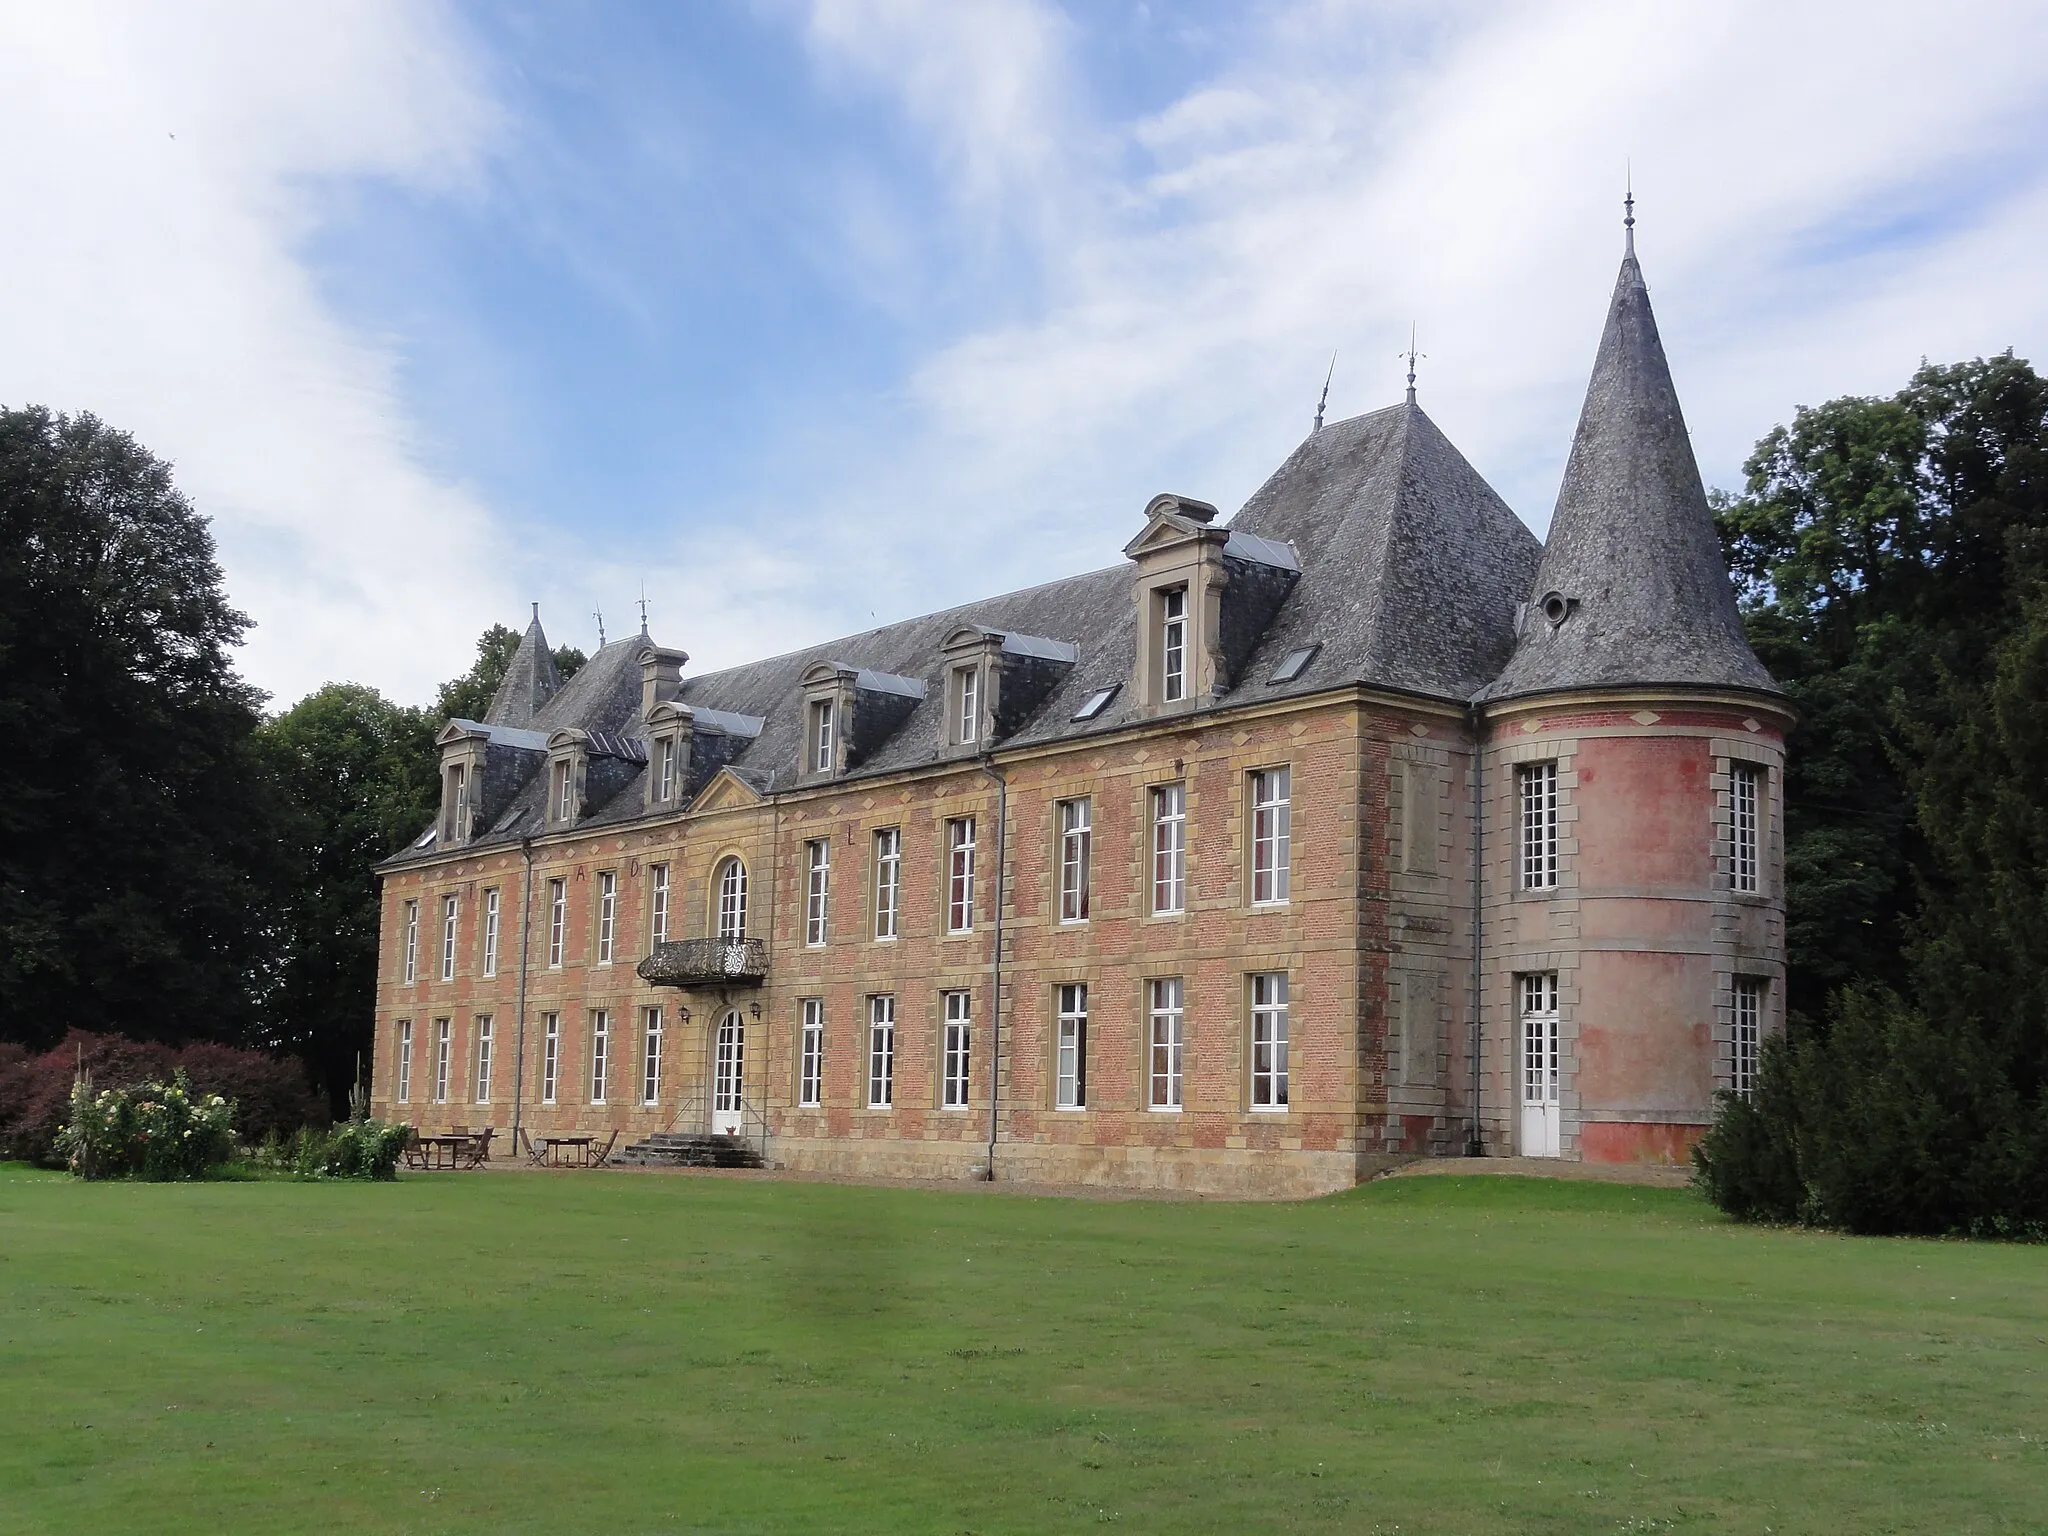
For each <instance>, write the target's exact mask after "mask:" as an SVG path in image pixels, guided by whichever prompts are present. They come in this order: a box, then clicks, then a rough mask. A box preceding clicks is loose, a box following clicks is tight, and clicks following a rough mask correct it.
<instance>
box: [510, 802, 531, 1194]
mask: <svg viewBox="0 0 2048 1536" xmlns="http://www.w3.org/2000/svg"><path fill="white" fill-rule="evenodd" d="M519 852H520V854H521V855H522V856H523V857H524V858H525V860H526V870H525V873H524V874H522V875H521V876H520V879H519V1027H518V1032H517V1044H516V1046H515V1054H514V1055H513V1058H512V1155H513V1156H514V1157H517V1156H518V1155H519V1123H520V1121H519V1117H520V1110H521V1108H522V1106H523V1104H524V1101H525V1098H526V953H527V941H528V939H529V937H530V936H531V925H530V924H529V923H528V921H527V918H528V915H529V914H530V913H531V912H532V910H533V839H532V838H531V837H522V838H521V839H519Z"/></svg>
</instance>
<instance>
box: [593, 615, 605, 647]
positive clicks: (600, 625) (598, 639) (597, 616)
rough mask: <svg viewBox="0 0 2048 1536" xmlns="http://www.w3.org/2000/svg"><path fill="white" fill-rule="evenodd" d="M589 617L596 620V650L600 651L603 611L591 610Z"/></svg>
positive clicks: (602, 632) (602, 633) (602, 641)
mask: <svg viewBox="0 0 2048 1536" xmlns="http://www.w3.org/2000/svg"><path fill="white" fill-rule="evenodd" d="M590 616H591V617H592V618H593V619H596V620H597V648H598V649H599V650H600V651H601V650H603V649H604V610H603V609H602V608H593V609H591V610H590Z"/></svg>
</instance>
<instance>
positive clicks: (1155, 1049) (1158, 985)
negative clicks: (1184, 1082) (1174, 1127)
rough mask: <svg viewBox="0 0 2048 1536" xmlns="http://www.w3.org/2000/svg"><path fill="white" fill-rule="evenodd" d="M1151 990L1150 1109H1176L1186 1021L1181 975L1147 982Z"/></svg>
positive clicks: (1147, 1072)
mask: <svg viewBox="0 0 2048 1536" xmlns="http://www.w3.org/2000/svg"><path fill="white" fill-rule="evenodd" d="M1146 988H1147V991H1148V992H1149V993H1150V996H1149V998H1148V999H1147V1001H1148V1002H1149V1003H1150V1007H1149V1009H1148V1010H1147V1011H1148V1013H1149V1014H1150V1017H1151V1025H1152V1028H1151V1043H1150V1048H1149V1050H1148V1051H1147V1055H1148V1057H1149V1058H1150V1059H1149V1061H1148V1063H1147V1071H1146V1078H1147V1087H1148V1091H1147V1093H1146V1096H1145V1103H1146V1107H1147V1108H1148V1109H1157V1110H1177V1109H1179V1108H1180V1107H1181V1066H1182V1060H1181V1054H1182V1035H1181V1026H1182V1023H1183V1019H1182V1015H1181V988H1180V978H1179V977H1178V976H1162V977H1159V978H1158V979H1156V980H1153V981H1150V982H1148V983H1146Z"/></svg>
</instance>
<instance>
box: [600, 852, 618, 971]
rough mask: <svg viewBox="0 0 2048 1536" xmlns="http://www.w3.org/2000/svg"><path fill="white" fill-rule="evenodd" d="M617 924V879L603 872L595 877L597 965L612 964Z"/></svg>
mask: <svg viewBox="0 0 2048 1536" xmlns="http://www.w3.org/2000/svg"><path fill="white" fill-rule="evenodd" d="M618 924H619V877H618V875H617V874H615V873H614V872H612V871H611V870H609V869H607V870H603V871H601V872H600V873H599V874H598V877H597V963H598V964H599V965H610V964H611V963H612V940H613V938H614V936H615V935H616V934H617V932H618Z"/></svg>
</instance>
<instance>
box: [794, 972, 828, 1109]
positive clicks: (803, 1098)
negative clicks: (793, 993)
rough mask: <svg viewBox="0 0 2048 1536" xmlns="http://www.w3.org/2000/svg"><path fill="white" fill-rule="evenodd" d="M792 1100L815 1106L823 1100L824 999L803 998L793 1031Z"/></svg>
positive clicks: (806, 1107) (799, 1107) (799, 1106)
mask: <svg viewBox="0 0 2048 1536" xmlns="http://www.w3.org/2000/svg"><path fill="white" fill-rule="evenodd" d="M796 1055H797V1069H796V1104H797V1108H798V1109H816V1108H817V1107H818V1106H819V1105H820V1104H822V1103H824V1101H825V999H823V998H822V997H807V998H805V999H804V1011H803V1023H802V1024H801V1025H800V1026H799V1027H798V1031H797V1050H796Z"/></svg>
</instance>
